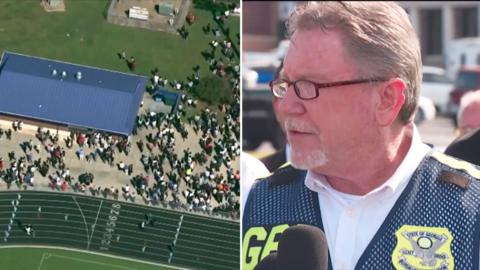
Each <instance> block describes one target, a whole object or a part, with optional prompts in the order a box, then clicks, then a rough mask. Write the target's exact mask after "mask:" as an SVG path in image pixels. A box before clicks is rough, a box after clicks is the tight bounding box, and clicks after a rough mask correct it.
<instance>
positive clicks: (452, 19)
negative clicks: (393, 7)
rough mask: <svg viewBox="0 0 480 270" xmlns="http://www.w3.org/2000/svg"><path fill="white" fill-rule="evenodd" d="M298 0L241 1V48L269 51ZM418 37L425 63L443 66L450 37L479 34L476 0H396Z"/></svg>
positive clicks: (278, 39)
mask: <svg viewBox="0 0 480 270" xmlns="http://www.w3.org/2000/svg"><path fill="white" fill-rule="evenodd" d="M297 3H299V2H293V1H287V2H275V1H266V2H263V1H262V2H249V1H246V2H243V3H242V5H243V6H242V9H243V14H242V16H243V36H242V42H243V50H244V51H269V50H272V49H274V48H276V47H277V45H278V43H279V42H280V40H282V39H284V38H285V20H286V18H287V17H288V14H289V12H290V10H291V9H292V8H293V7H294V6H295V4H297ZM398 3H399V4H400V5H401V6H402V7H403V8H405V10H406V11H407V13H408V14H409V15H410V18H411V21H412V23H413V25H414V27H415V29H416V30H417V33H418V35H419V37H420V42H421V47H422V54H423V61H424V64H425V65H434V66H441V67H444V66H445V63H444V62H445V51H446V48H447V47H448V45H449V43H450V41H452V40H455V39H459V38H464V37H478V36H480V33H479V29H480V11H479V10H480V2H478V1H472V2H469V1H447V2H437V1H432V2H429V1H404V2H403V1H399V2H398Z"/></svg>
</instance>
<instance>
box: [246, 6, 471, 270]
mask: <svg viewBox="0 0 480 270" xmlns="http://www.w3.org/2000/svg"><path fill="white" fill-rule="evenodd" d="M287 28H288V32H289V34H290V46H289V48H288V51H287V54H286V56H285V59H284V62H283V64H284V66H283V69H282V71H281V72H280V75H279V77H278V78H277V79H275V80H273V81H272V82H271V83H270V87H271V90H272V93H273V95H274V96H275V97H276V98H278V99H279V100H278V101H277V102H278V104H277V106H278V107H277V110H276V113H277V114H278V119H279V120H280V121H281V122H282V124H283V126H284V128H285V133H286V136H287V140H288V143H289V145H290V147H291V155H290V158H291V163H292V164H291V165H289V164H286V165H284V166H282V167H281V168H279V169H278V170H277V171H276V172H275V173H274V174H273V175H271V176H269V177H267V178H264V179H261V180H257V181H256V182H255V183H254V184H253V186H252V188H251V190H250V192H249V196H248V198H247V202H246V204H245V207H244V209H245V210H244V213H243V220H242V222H243V227H242V232H243V253H242V264H243V269H244V270H248V269H253V268H254V267H255V266H256V265H257V264H258V263H259V262H260V261H261V260H262V259H263V258H265V257H267V256H268V255H269V254H270V253H271V252H275V251H276V250H277V248H278V239H279V237H280V235H281V234H282V232H283V231H285V230H286V229H287V228H288V227H290V226H293V225H296V224H308V225H313V226H316V227H318V228H320V229H322V230H323V231H324V232H325V235H326V240H327V243H328V250H329V259H328V265H329V269H393V268H396V269H439V268H442V269H454V268H455V269H478V265H479V258H478V255H479V245H478V243H479V236H480V234H479V231H478V229H479V228H480V218H479V217H480V182H479V181H477V179H478V178H480V171H478V170H477V169H476V168H475V167H473V166H472V165H471V164H469V163H467V162H462V161H458V160H457V159H454V158H451V157H449V156H447V155H445V154H443V153H440V152H436V151H434V150H433V149H432V148H430V147H429V146H427V145H426V144H424V143H423V142H422V141H421V138H420V136H419V134H418V131H417V129H416V127H415V125H414V123H413V121H412V118H413V115H414V112H415V109H416V106H417V101H418V97H419V91H420V82H421V79H422V75H421V74H422V70H421V69H422V63H421V53H420V46H419V40H418V37H417V35H416V33H415V30H414V29H413V27H412V25H411V23H410V20H409V18H408V15H407V13H406V12H405V10H403V9H402V8H401V7H400V6H399V5H398V4H397V3H395V2H333V1H332V2H330V1H328V2H309V3H307V4H302V5H299V6H297V8H296V9H295V11H294V12H292V14H291V15H290V18H289V19H288V21H287ZM305 252H306V251H305ZM299 253H301V252H299Z"/></svg>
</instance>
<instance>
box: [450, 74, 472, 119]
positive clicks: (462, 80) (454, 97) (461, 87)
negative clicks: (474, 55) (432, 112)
mask: <svg viewBox="0 0 480 270" xmlns="http://www.w3.org/2000/svg"><path fill="white" fill-rule="evenodd" d="M477 89H480V67H469V68H461V69H460V70H459V71H458V76H457V79H456V80H455V83H454V85H453V90H452V91H451V92H450V99H449V101H448V106H447V111H448V115H449V116H450V117H451V118H452V120H453V121H454V123H455V126H456V125H457V112H458V107H459V105H460V99H461V98H462V96H463V95H464V94H465V93H467V92H469V91H472V90H477Z"/></svg>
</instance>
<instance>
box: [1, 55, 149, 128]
mask: <svg viewBox="0 0 480 270" xmlns="http://www.w3.org/2000/svg"><path fill="white" fill-rule="evenodd" d="M146 83H147V78H146V77H143V76H138V75H133V74H126V73H121V72H116V71H110V70H105V69H100V68H95V67H88V66H83V65H77V64H71V63H65V62H61V61H56V60H50V59H44V58H39V57H33V56H27V55H21V54H17V53H12V52H4V53H3V56H2V59H1V62H0V117H2V116H4V117H7V118H12V117H13V118H18V119H21V120H26V121H34V122H39V123H38V125H41V123H42V122H43V123H45V124H49V125H54V126H56V127H57V128H64V129H67V130H71V129H76V130H97V131H103V132H107V133H110V134H115V135H122V136H129V135H130V134H131V133H132V130H133V127H134V124H135V119H136V116H137V114H138V111H139V108H140V103H141V101H142V98H143V94H144V91H145V86H146Z"/></svg>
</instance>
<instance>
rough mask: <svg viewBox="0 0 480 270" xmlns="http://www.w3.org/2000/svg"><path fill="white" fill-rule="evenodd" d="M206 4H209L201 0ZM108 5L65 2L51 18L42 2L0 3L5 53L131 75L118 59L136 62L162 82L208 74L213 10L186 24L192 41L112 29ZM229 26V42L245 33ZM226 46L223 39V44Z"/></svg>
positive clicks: (235, 23) (96, 0)
mask: <svg viewBox="0 0 480 270" xmlns="http://www.w3.org/2000/svg"><path fill="white" fill-rule="evenodd" d="M202 1H207V0H202ZM109 2H110V1H109V0H65V6H66V11H65V12H46V11H44V9H43V7H41V6H40V0H21V1H18V0H2V1H0V53H1V52H3V51H4V50H9V51H13V52H17V53H23V54H28V55H33V56H39V57H45V58H51V59H58V60H63V61H67V62H71V63H76V64H84V65H89V66H94V67H101V68H107V69H111V70H117V71H122V72H128V67H127V65H126V62H125V61H123V60H120V59H119V57H118V55H117V54H118V53H121V52H122V51H123V50H125V52H126V54H127V57H130V56H134V57H135V60H136V62H137V68H136V71H135V73H137V74H141V75H145V76H147V75H148V76H150V75H151V73H150V72H151V70H152V69H153V68H155V67H158V69H159V73H160V75H161V76H163V77H166V78H169V79H170V81H171V80H174V79H176V80H184V81H185V80H186V77H187V76H190V75H191V74H192V73H193V71H192V67H194V66H195V65H197V64H198V65H200V75H201V76H202V75H206V74H209V73H210V71H209V69H208V64H207V63H206V61H205V60H204V59H203V57H202V55H201V52H202V51H203V50H206V49H210V45H209V44H208V43H209V42H210V41H211V40H212V39H214V36H213V35H212V34H209V35H206V34H204V32H203V31H202V26H205V25H207V23H210V24H211V27H212V28H218V26H217V24H216V23H215V21H214V20H213V15H212V14H211V12H210V11H208V10H203V9H202V10H201V9H195V10H194V12H195V14H196V17H197V20H196V22H195V23H194V24H193V25H192V26H189V25H188V24H186V26H185V27H186V28H187V30H188V31H189V33H190V34H189V37H188V39H187V40H183V39H182V38H181V37H180V36H179V35H174V34H169V33H164V32H159V31H151V30H147V29H142V28H132V27H126V26H119V25H115V24H110V23H108V22H107V21H106V19H105V18H104V15H103V13H104V11H105V10H106V9H107V8H108V3H109ZM226 24H227V25H228V26H229V28H230V37H231V38H232V40H233V41H234V43H235V44H239V41H238V39H237V37H236V35H237V33H239V32H240V19H239V17H233V16H230V17H229V19H228V21H227V22H226ZM219 40H220V41H221V40H223V38H219Z"/></svg>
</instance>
